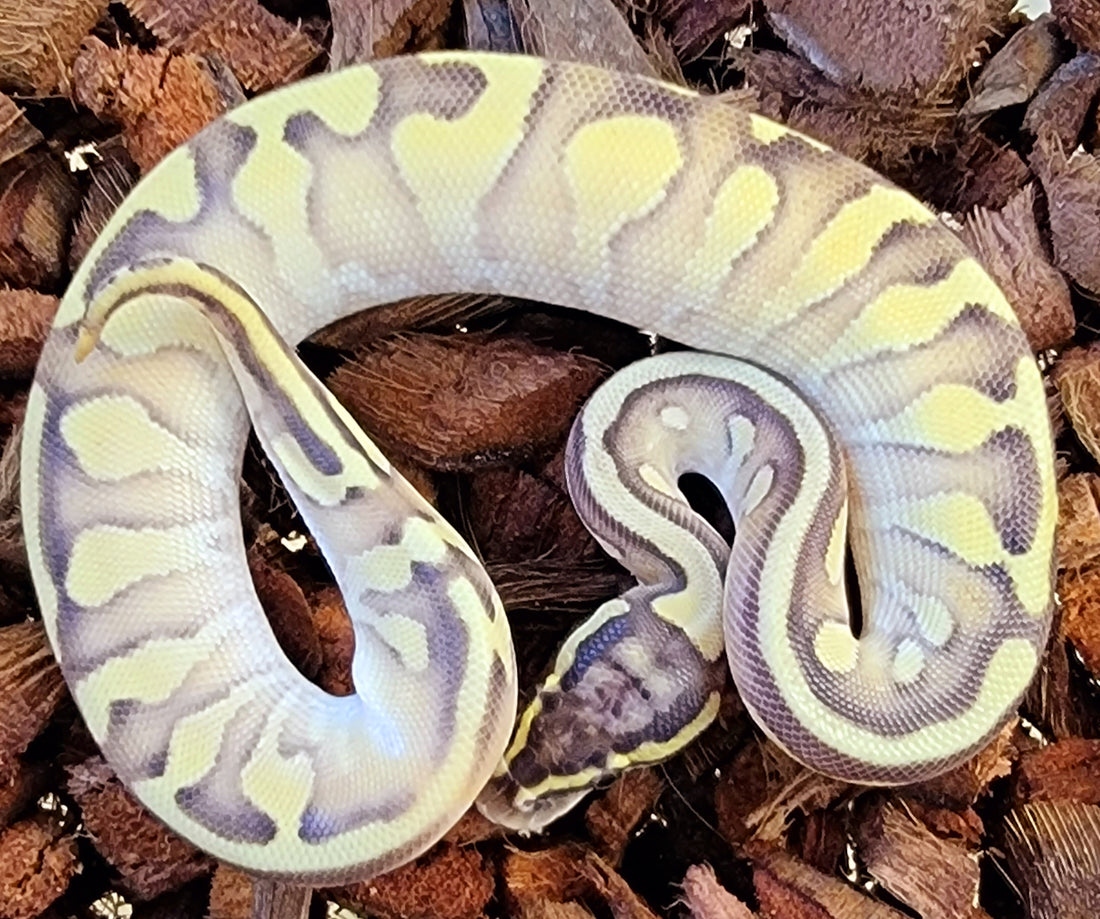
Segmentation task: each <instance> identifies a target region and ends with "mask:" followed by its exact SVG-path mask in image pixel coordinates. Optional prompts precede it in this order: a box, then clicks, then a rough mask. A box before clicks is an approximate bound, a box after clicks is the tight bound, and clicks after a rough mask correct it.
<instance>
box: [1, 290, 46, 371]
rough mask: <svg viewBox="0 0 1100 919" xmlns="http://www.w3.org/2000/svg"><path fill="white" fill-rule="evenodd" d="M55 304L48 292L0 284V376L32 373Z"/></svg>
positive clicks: (44, 339) (43, 342) (44, 340)
mask: <svg viewBox="0 0 1100 919" xmlns="http://www.w3.org/2000/svg"><path fill="white" fill-rule="evenodd" d="M57 304H58V300H57V297H54V296H51V295H50V294H40V293H38V291H36V290H11V289H9V288H4V287H0V377H14V378H29V377H30V376H31V375H32V374H33V373H34V367H35V364H37V363H38V355H39V354H40V353H41V351H42V345H43V344H45V342H46V333H47V332H48V331H49V330H50V323H51V322H52V321H53V317H54V313H56V312H57Z"/></svg>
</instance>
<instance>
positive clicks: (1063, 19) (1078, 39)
mask: <svg viewBox="0 0 1100 919" xmlns="http://www.w3.org/2000/svg"><path fill="white" fill-rule="evenodd" d="M1050 11H1051V13H1052V14H1053V15H1054V18H1055V19H1057V20H1058V25H1060V26H1061V27H1062V29H1063V30H1064V31H1065V33H1066V35H1068V36H1069V37H1070V40H1071V41H1072V42H1073V43H1074V44H1075V45H1078V46H1079V47H1081V48H1087V49H1088V50H1089V51H1100V3H1097V2H1096V0H1050Z"/></svg>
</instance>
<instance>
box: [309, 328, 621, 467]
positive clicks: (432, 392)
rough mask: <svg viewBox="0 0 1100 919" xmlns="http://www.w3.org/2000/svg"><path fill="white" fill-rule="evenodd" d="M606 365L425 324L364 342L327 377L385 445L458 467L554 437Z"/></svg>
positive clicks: (538, 446)
mask: <svg viewBox="0 0 1100 919" xmlns="http://www.w3.org/2000/svg"><path fill="white" fill-rule="evenodd" d="M605 373H606V369H605V368H604V367H603V365H602V364H600V363H599V362H598V361H595V360H593V359H591V358H587V357H584V356H582V355H578V354H566V353H563V352H560V351H553V350H551V349H549V348H543V347H540V346H538V345H533V344H531V343H530V342H528V341H527V340H525V339H523V338H519V337H512V338H506V337H489V336H485V335H466V336H461V337H458V338H446V337H440V336H435V335H427V334H419V335H408V336H405V337H403V338H400V339H396V340H392V341H387V342H381V343H379V344H378V345H376V346H375V347H373V348H371V349H370V350H367V351H363V352H360V354H359V355H358V356H357V357H356V359H355V360H354V361H352V362H349V363H348V364H345V365H344V366H343V367H341V368H339V369H338V370H337V371H336V372H335V373H333V374H332V375H331V376H330V377H329V378H328V380H327V384H328V386H329V388H330V389H331V390H332V392H333V394H334V395H335V396H336V397H337V398H338V399H339V400H340V401H341V402H342V403H343V404H344V405H345V406H346V407H347V409H348V411H349V412H350V413H351V414H352V415H353V416H354V417H355V419H356V420H357V421H358V422H359V423H360V424H362V425H363V427H364V428H366V429H367V430H369V431H371V432H372V434H373V435H374V436H375V437H376V438H377V439H378V441H379V444H380V445H381V446H382V447H383V448H384V449H385V448H392V449H396V450H397V451H398V452H400V453H403V454H405V455H407V456H409V457H411V458H412V459H413V460H415V461H416V462H419V463H423V464H424V465H426V466H429V467H431V468H434V469H439V470H443V471H454V470H460V469H477V468H479V467H481V466H485V465H490V464H499V463H501V462H503V461H505V460H511V459H520V458H525V457H530V456H533V455H535V454H537V453H539V452H541V451H543V450H545V449H547V448H549V447H552V446H553V445H555V444H556V443H557V442H559V441H560V440H561V439H562V438H564V436H565V434H566V432H567V431H568V430H569V426H570V425H571V424H572V423H573V417H574V415H575V414H576V412H577V409H578V408H579V407H580V404H581V402H582V401H583V399H584V398H585V396H587V395H588V393H589V392H591V390H592V389H593V388H594V387H595V385H596V383H597V381H598V380H599V379H601V378H602V377H603V376H604V375H605Z"/></svg>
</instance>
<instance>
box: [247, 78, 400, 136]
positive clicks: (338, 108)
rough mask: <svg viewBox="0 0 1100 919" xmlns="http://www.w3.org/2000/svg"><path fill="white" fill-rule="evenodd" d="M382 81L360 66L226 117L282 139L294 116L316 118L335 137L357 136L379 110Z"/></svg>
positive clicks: (274, 95) (295, 87)
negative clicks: (287, 124)
mask: <svg viewBox="0 0 1100 919" xmlns="http://www.w3.org/2000/svg"><path fill="white" fill-rule="evenodd" d="M380 87H381V81H380V80H379V78H378V73H377V72H376V71H375V70H374V68H373V67H370V66H368V65H359V66H356V67H348V68H346V69H344V70H339V71H336V72H335V73H332V74H328V75H326V76H324V77H321V78H319V79H314V80H303V81H301V82H300V83H292V84H290V85H289V86H287V87H285V88H283V89H281V90H279V92H277V93H271V94H270V95H265V96H262V97H261V98H260V99H259V100H257V101H256V102H253V103H250V104H249V105H247V106H242V107H240V108H237V109H234V110H233V111H231V112H230V113H229V114H228V115H227V116H226V118H227V119H228V120H230V121H232V122H234V123H235V124H239V125H242V126H245V127H250V128H254V129H255V130H256V131H257V132H258V133H260V134H270V135H272V136H274V137H276V138H278V139H279V140H282V137H283V129H284V128H285V127H286V123H287V121H288V120H289V119H291V118H293V117H294V116H295V115H300V114H310V115H316V116H317V117H318V118H320V119H321V120H322V121H323V122H324V123H325V124H326V125H328V126H329V127H330V128H331V129H332V130H333V131H335V132H336V133H337V134H343V135H345V136H347V137H351V136H354V135H356V134H360V133H362V132H363V131H365V130H366V129H367V127H368V125H370V122H371V119H372V118H373V117H374V113H375V111H376V110H377V108H378V100H379V89H380Z"/></svg>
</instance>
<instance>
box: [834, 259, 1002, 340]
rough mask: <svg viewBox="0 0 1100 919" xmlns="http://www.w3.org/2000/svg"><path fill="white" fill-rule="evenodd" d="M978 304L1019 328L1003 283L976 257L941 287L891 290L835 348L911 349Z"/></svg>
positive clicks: (954, 270)
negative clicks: (999, 282)
mask: <svg viewBox="0 0 1100 919" xmlns="http://www.w3.org/2000/svg"><path fill="white" fill-rule="evenodd" d="M972 303H976V304H980V305H982V306H985V307H986V308H987V309H989V311H990V312H991V313H993V314H994V315H996V316H998V317H1000V318H1001V319H1004V320H1005V321H1006V322H1010V323H1012V324H1013V325H1015V324H1016V316H1015V314H1014V313H1013V311H1012V307H1011V306H1010V305H1009V304H1008V302H1007V301H1006V300H1005V298H1004V294H1002V293H1001V291H1000V290H999V289H998V287H997V285H996V284H994V283H993V281H992V280H990V278H989V276H988V275H987V274H986V273H985V271H984V270H983V269H982V268H981V266H980V265H979V264H978V263H977V262H976V261H974V259H971V258H964V259H962V260H961V261H959V262H958V264H956V265H955V267H954V268H952V269H951V273H950V274H949V275H948V276H947V277H945V278H944V279H943V280H941V281H937V282H936V283H935V284H931V285H920V284H895V285H893V286H891V287H888V288H886V290H884V291H883V292H882V293H881V294H879V295H878V296H877V297H876V298H875V299H874V300H872V301H871V302H870V303H868V304H867V306H866V307H865V308H864V310H863V312H862V313H861V314H860V315H859V318H858V319H856V321H855V322H854V323H852V325H851V327H850V329H849V331H848V332H847V333H846V334H845V335H844V336H843V338H842V339H841V340H840V341H839V342H838V343H837V344H836V346H835V348H834V350H836V351H840V352H842V353H858V354H861V355H862V354H874V353H877V352H879V351H887V350H907V349H909V348H911V347H913V346H914V345H917V344H920V343H921V342H927V341H931V340H932V339H933V338H935V337H936V336H937V335H938V334H940V333H941V332H943V330H944V329H946V328H947V326H948V325H950V323H951V322H952V321H953V320H954V319H955V318H956V317H957V316H958V315H959V313H961V312H962V310H963V308H964V307H966V306H967V305H969V304H972ZM828 359H829V358H828V357H826V360H828Z"/></svg>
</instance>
